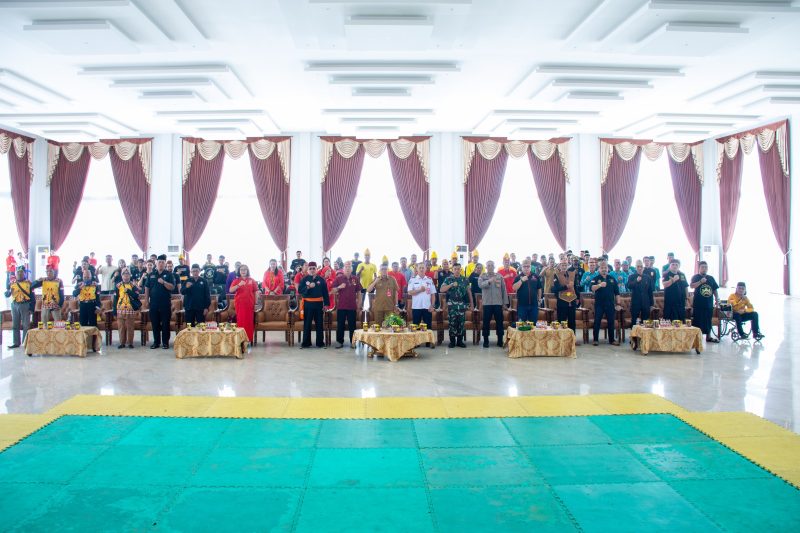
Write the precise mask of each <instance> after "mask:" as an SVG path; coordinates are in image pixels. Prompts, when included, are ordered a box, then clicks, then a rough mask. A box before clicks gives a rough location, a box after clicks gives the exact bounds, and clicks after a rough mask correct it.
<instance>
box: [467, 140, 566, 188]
mask: <svg viewBox="0 0 800 533" xmlns="http://www.w3.org/2000/svg"><path fill="white" fill-rule="evenodd" d="M569 141H570V138H569V137H559V138H555V139H550V140H547V141H517V140H514V141H511V140H508V139H506V138H505V137H462V138H461V144H462V146H463V158H464V162H463V164H464V183H467V179H468V178H469V170H470V167H471V166H472V161H473V158H474V156H475V152H476V151H477V152H478V153H479V154H480V156H481V157H482V158H483V159H486V160H487V161H491V160H492V159H494V158H495V157H497V156H498V154H499V153H500V151H501V150H505V151H506V153H507V154H508V155H509V156H511V157H513V158H514V159H519V158H521V157H525V156H526V154H527V153H528V151H529V150H530V152H531V153H532V154H533V155H534V157H536V158H537V159H539V160H540V161H546V160H548V159H550V158H551V157H552V156H553V154H555V153H558V157H559V159H560V160H561V168H562V170H563V172H564V178H565V179H566V180H567V181H568V182H569V172H568V168H569Z"/></svg>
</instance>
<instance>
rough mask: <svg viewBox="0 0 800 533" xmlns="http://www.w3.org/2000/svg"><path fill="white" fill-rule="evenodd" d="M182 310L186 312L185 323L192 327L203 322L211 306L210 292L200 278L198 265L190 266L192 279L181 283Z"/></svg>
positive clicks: (206, 284) (204, 281)
mask: <svg viewBox="0 0 800 533" xmlns="http://www.w3.org/2000/svg"><path fill="white" fill-rule="evenodd" d="M181 294H183V308H184V309H185V310H186V323H187V324H191V325H192V326H194V325H195V324H197V323H198V322H205V321H206V319H205V317H206V313H207V312H208V308H209V306H210V305H211V292H210V289H209V288H208V283H206V280H204V279H203V278H201V277H200V265H198V264H194V265H192V277H190V278H188V279H187V280H186V281H185V282H182V283H181Z"/></svg>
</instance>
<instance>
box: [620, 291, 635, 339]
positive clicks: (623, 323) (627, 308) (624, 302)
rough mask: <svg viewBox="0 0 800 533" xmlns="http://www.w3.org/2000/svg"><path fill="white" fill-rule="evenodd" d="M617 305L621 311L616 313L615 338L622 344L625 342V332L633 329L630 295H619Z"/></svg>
mask: <svg viewBox="0 0 800 533" xmlns="http://www.w3.org/2000/svg"><path fill="white" fill-rule="evenodd" d="M619 305H620V307H621V308H622V309H620V310H619V311H617V338H618V339H619V341H620V342H623V341H625V330H626V329H627V328H631V327H633V317H632V316H631V295H630V293H626V294H620V295H619Z"/></svg>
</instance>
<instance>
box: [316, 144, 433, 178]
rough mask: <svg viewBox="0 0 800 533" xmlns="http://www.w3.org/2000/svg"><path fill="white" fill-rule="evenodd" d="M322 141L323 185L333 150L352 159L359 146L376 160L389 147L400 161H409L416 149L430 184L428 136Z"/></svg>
mask: <svg viewBox="0 0 800 533" xmlns="http://www.w3.org/2000/svg"><path fill="white" fill-rule="evenodd" d="M320 139H321V140H322V174H321V176H322V177H321V178H320V181H321V182H322V183H325V178H326V177H327V176H328V168H329V166H330V164H331V156H332V155H333V150H336V152H337V153H338V154H339V155H340V156H342V157H343V158H345V159H350V158H351V157H353V156H354V155H355V154H356V151H357V150H358V147H359V146H363V147H364V152H365V153H366V154H367V155H368V156H370V157H374V158H378V157H380V156H381V155H383V152H384V151H385V150H386V147H387V146H389V147H390V148H391V150H392V153H393V154H394V155H395V156H396V157H397V158H399V159H408V157H409V156H410V155H411V154H412V153H414V148H416V149H417V158H418V159H419V164H420V165H421V166H422V172H423V174H424V175H425V182H426V183H428V182H429V181H430V175H429V173H428V171H429V166H428V161H429V158H430V137H428V136H416V137H400V138H399V139H356V138H353V137H335V136H322V137H320Z"/></svg>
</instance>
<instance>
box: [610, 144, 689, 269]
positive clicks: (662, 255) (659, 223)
mask: <svg viewBox="0 0 800 533" xmlns="http://www.w3.org/2000/svg"><path fill="white" fill-rule="evenodd" d="M669 252H674V253H675V257H676V258H678V259H679V260H680V261H681V270H682V271H683V272H684V273H685V274H686V275H688V276H691V275H693V274H694V252H692V248H691V246H689V241H688V240H686V234H685V233H684V231H683V225H682V224H681V218H680V215H679V214H678V206H677V205H676V203H675V193H674V191H673V189H672V178H671V177H670V174H669V163H668V162H667V158H666V157H660V158H659V159H657V160H656V161H650V160H649V159H648V158H646V157H642V160H641V164H640V166H639V180H638V181H637V184H636V196H635V197H634V199H633V207H632V208H631V214H630V216H629V217H628V223H627V225H626V226H625V231H624V232H623V233H622V237H621V238H620V240H619V242H618V243H617V245H616V246H615V247H614V249H613V250H611V251H610V252H609V254H608V255H609V258H610V259H624V258H625V256H628V255H630V256H632V257H633V260H634V262H635V261H636V260H637V259H641V258H642V257H643V256H645V255H654V256H655V257H656V260H655V266H656V267H657V268H659V269H660V268H661V267H662V266H663V265H664V264H665V263H666V262H667V253H669Z"/></svg>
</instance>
